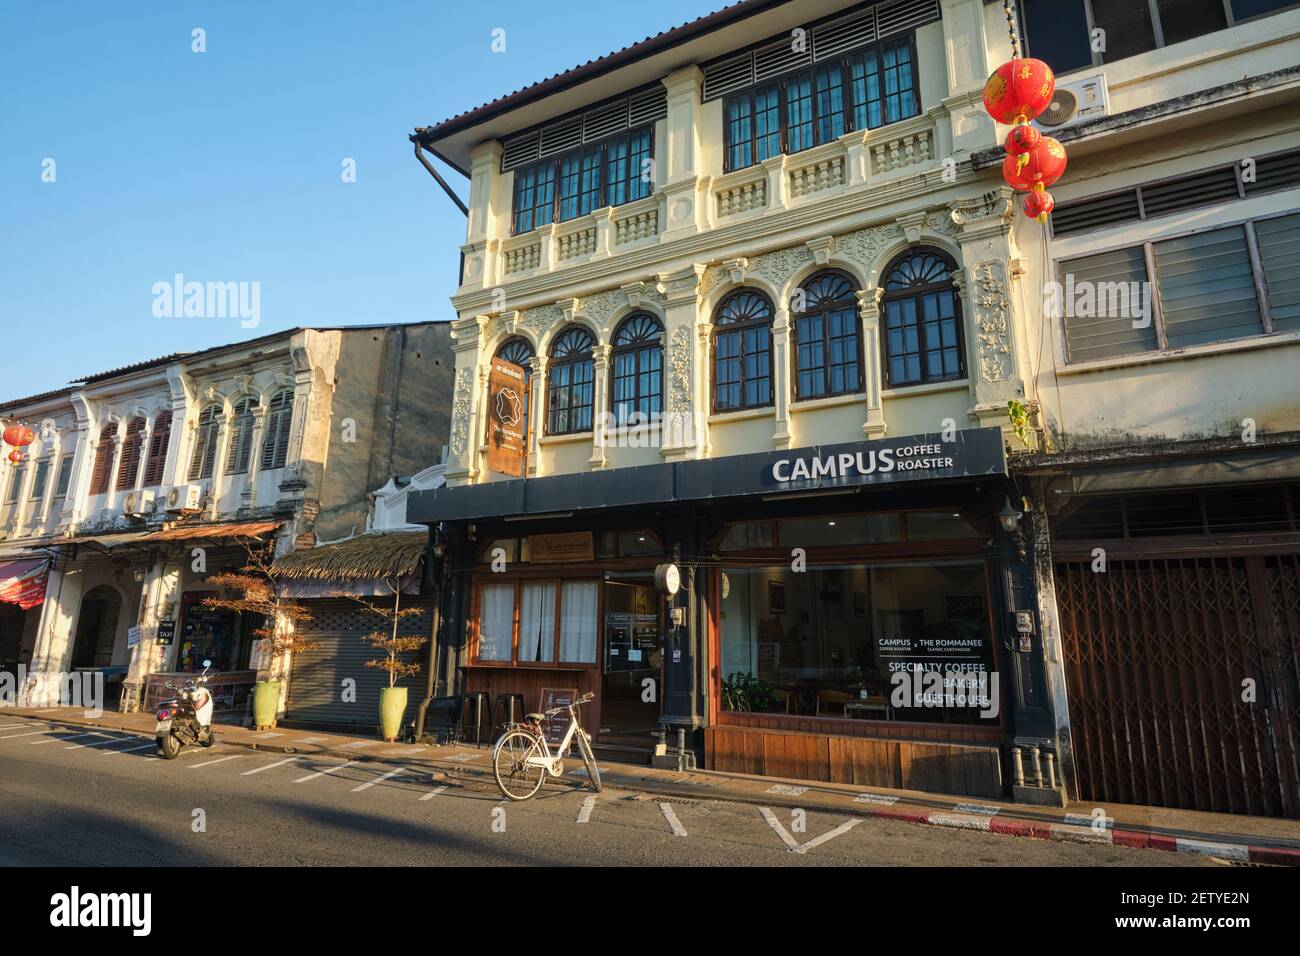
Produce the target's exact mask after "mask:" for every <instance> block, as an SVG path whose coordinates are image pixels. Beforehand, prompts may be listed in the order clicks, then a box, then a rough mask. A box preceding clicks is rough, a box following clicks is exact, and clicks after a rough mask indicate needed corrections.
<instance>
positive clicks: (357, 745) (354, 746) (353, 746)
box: [342, 740, 379, 750]
mask: <svg viewBox="0 0 1300 956" xmlns="http://www.w3.org/2000/svg"><path fill="white" fill-rule="evenodd" d="M378 743H379V741H377V740H354V741H353V742H352V743H350V744H344V745H343V748H342V749H343V750H360V749H361V748H362V747H373V746H375V745H376V744H378Z"/></svg>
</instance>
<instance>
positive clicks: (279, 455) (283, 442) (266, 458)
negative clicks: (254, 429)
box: [261, 388, 293, 471]
mask: <svg viewBox="0 0 1300 956" xmlns="http://www.w3.org/2000/svg"><path fill="white" fill-rule="evenodd" d="M292 431H293V389H290V388H284V389H281V390H280V391H278V392H276V394H275V395H274V396H273V397H272V398H271V401H270V403H269V404H268V405H267V407H266V425H265V426H264V427H263V429H262V464H261V468H262V470H263V471H267V470H269V469H272V468H283V467H284V466H285V463H286V462H287V461H288V460H289V435H290V434H291V433H292Z"/></svg>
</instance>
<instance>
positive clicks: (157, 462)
mask: <svg viewBox="0 0 1300 956" xmlns="http://www.w3.org/2000/svg"><path fill="white" fill-rule="evenodd" d="M171 434H172V413H171V411H162V412H159V413H158V417H157V418H155V419H154V422H153V434H152V435H151V436H149V461H148V463H146V465H145V467H144V484H145V487H149V486H151V485H160V484H162V477H163V469H164V468H165V467H167V449H168V446H169V445H170V444H171Z"/></svg>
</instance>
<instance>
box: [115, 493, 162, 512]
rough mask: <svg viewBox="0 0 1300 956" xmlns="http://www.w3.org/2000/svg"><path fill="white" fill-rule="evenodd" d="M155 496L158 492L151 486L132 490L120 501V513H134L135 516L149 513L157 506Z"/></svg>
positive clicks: (156, 496)
mask: <svg viewBox="0 0 1300 956" xmlns="http://www.w3.org/2000/svg"><path fill="white" fill-rule="evenodd" d="M157 498H158V493H157V492H156V491H154V490H153V489H152V488H142V489H140V490H139V491H133V492H131V493H130V494H128V495H127V496H126V498H124V499H123V501H122V514H127V515H134V516H135V517H137V518H143V517H144V516H145V515H151V514H153V513H154V509H155V508H157V506H158V501H157Z"/></svg>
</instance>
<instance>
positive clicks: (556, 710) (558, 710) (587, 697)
mask: <svg viewBox="0 0 1300 956" xmlns="http://www.w3.org/2000/svg"><path fill="white" fill-rule="evenodd" d="M595 699H596V695H595V694H592V693H587V694H583V695H582V696H581V697H579V698H578V699H577V700H575V701H574V702H573V703H571V704H561V705H560V706H559V707H552V708H551V709H550V710H544V711H542V713H543V714H545V715H546V716H547V717H554V716H555V715H556V714H562V713H564V711H566V710H572V709H573V708H574V707H577V706H579V705H581V704H587V703H590V702H591V701H593V700H595Z"/></svg>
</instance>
